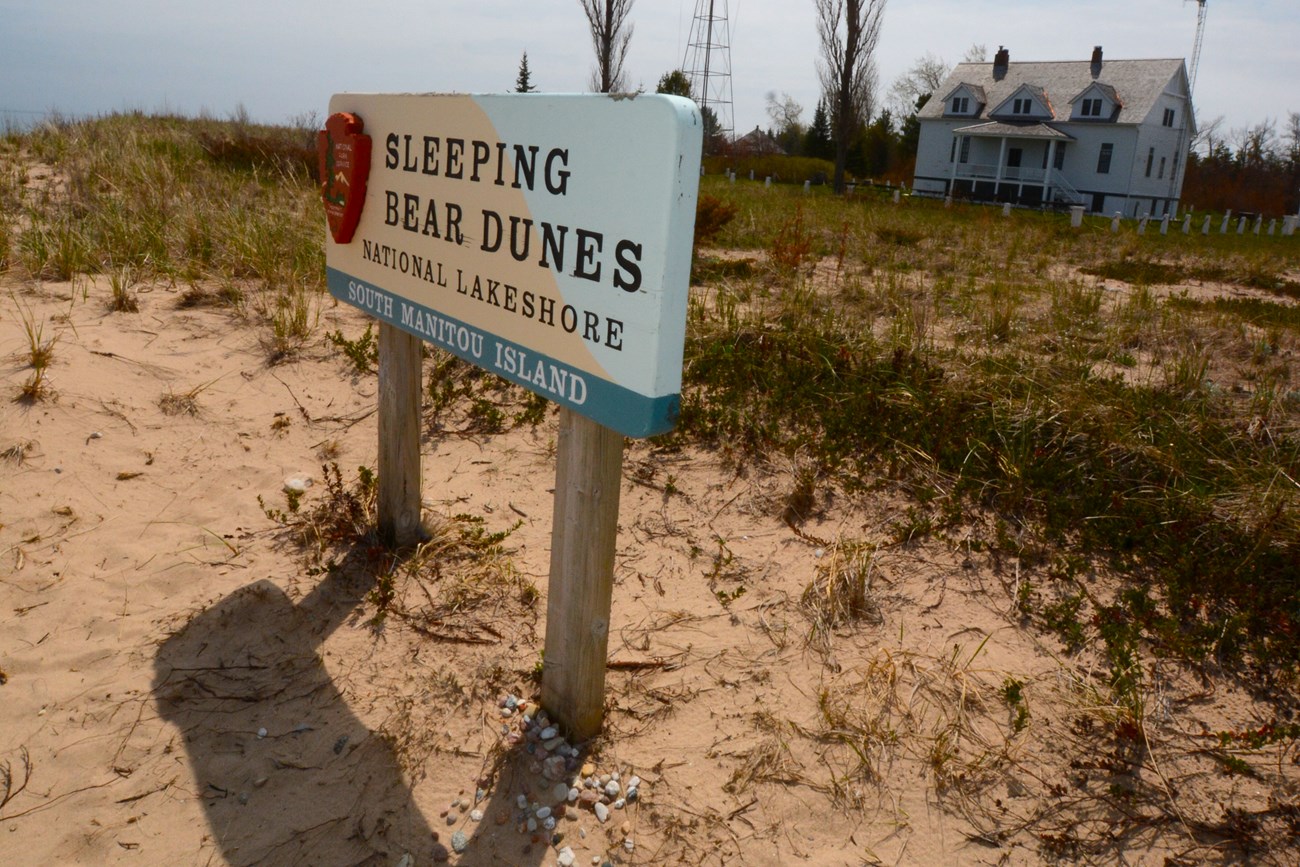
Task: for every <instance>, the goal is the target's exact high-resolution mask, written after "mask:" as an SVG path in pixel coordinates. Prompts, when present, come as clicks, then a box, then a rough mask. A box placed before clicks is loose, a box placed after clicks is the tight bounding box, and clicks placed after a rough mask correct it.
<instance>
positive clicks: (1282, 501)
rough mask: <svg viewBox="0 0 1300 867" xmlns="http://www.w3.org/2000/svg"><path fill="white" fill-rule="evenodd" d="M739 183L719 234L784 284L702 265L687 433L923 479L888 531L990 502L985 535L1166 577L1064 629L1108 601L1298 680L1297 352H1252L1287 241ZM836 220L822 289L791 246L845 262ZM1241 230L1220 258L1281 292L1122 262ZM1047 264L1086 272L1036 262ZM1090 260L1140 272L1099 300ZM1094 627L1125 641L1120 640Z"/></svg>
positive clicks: (1188, 266) (1279, 335)
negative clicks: (1214, 288)
mask: <svg viewBox="0 0 1300 867" xmlns="http://www.w3.org/2000/svg"><path fill="white" fill-rule="evenodd" d="M732 190H733V188H730V187H727V186H723V185H721V184H720V185H718V187H717V189H716V190H713V191H711V192H713V193H714V194H716V195H719V196H720V197H725V196H727V195H728V194H732ZM734 191H735V192H734V202H733V203H734V204H736V206H737V209H738V215H737V217H736V219H735V220H734V221H733V223H732V224H730V225H729V226H727V227H726V228H724V229H723V231H722V232H721V234H720V238H719V242H718V243H719V244H720V245H721V246H738V247H750V246H751V245H756V243H757V237H754V236H762V235H764V234H765V235H766V236H767V237H768V238H770V239H771V240H770V241H769V242H768V245H767V246H768V249H769V251H770V252H769V256H768V262H769V263H770V264H769V267H770V269H771V272H770V273H771V274H773V275H777V276H778V278H779V279H778V281H777V283H776V284H773V283H772V282H771V279H772V278H771V277H769V276H768V275H767V274H759V275H758V276H756V277H755V278H754V279H752V280H749V281H744V280H743V279H740V278H737V277H736V276H734V275H727V276H726V277H719V278H715V282H711V283H710V290H711V292H710V295H709V296H708V300H707V302H706V301H705V300H703V299H697V300H696V301H695V303H693V305H692V307H691V322H690V326H689V329H688V341H687V350H686V366H685V381H686V387H685V390H684V395H683V412H682V424H681V430H680V432H679V433H678V434H676V436H679V437H690V438H698V439H702V440H704V441H705V442H709V443H712V444H714V445H715V446H716V447H718V448H720V449H724V450H727V451H729V452H730V453H731V454H732V455H733V457H735V458H736V459H737V460H739V461H742V462H744V461H754V462H757V461H759V460H760V459H762V460H769V459H770V458H771V456H772V455H774V454H783V455H786V456H789V457H790V458H791V459H793V458H794V456H796V455H798V456H803V457H804V458H806V457H807V456H810V455H811V456H813V458H814V459H815V461H816V463H817V473H818V475H819V476H821V477H824V478H827V479H831V480H834V482H835V483H836V484H838V485H841V486H843V487H845V488H847V489H849V490H852V489H864V490H865V489H869V488H871V487H872V486H874V485H878V484H881V483H882V480H894V482H895V483H897V484H900V485H901V486H902V487H903V488H904V489H906V490H912V491H914V492H929V493H927V494H925V497H926V499H927V500H928V502H926V503H923V504H921V505H919V506H918V507H917V508H916V509H915V510H914V512H913V513H912V517H911V518H910V519H909V520H908V529H906V530H905V531H903V535H902V536H901V538H915V536H916V534H917V533H920V534H922V535H926V534H929V535H940V536H942V535H943V534H944V533H945V531H946V530H949V529H952V528H953V527H954V526H956V525H959V524H961V523H962V522H963V516H964V515H967V514H970V513H971V512H972V510H976V509H978V510H984V509H991V510H992V511H993V512H994V513H995V514H997V515H998V516H1000V521H1001V523H1000V526H1001V527H1003V528H1005V530H1006V532H1002V533H995V534H993V535H991V536H990V538H988V539H985V540H984V543H985V544H987V545H988V546H989V547H990V548H995V549H997V548H1000V549H1006V550H1007V551H1008V552H1009V553H1012V554H1014V555H1016V556H1019V557H1026V558H1029V559H1030V560H1031V561H1032V560H1033V559H1034V558H1042V557H1045V556H1046V553H1047V552H1048V551H1050V550H1052V549H1054V548H1057V547H1060V546H1067V547H1070V548H1075V549H1078V550H1080V551H1082V552H1084V554H1085V556H1086V557H1088V558H1092V559H1095V560H1097V561H1099V562H1102V563H1104V564H1106V565H1107V566H1108V568H1111V569H1114V570H1116V571H1117V572H1118V573H1119V574H1121V575H1126V576H1129V580H1131V581H1133V582H1134V584H1135V585H1143V584H1147V583H1150V584H1152V585H1153V586H1154V587H1155V590H1154V593H1153V596H1152V603H1151V605H1150V606H1149V608H1142V607H1140V606H1136V604H1135V603H1133V602H1131V601H1128V602H1121V603H1120V604H1119V606H1118V609H1119V610H1118V611H1109V612H1098V610H1097V609H1096V607H1095V606H1093V605H1092V604H1091V603H1090V602H1088V601H1087V600H1083V601H1081V602H1080V603H1079V604H1078V605H1076V606H1074V607H1072V608H1070V609H1069V612H1068V615H1067V614H1065V613H1062V615H1061V616H1059V617H1058V618H1055V619H1054V618H1053V616H1052V615H1051V614H1050V613H1043V614H1039V615H1038V620H1039V622H1040V623H1042V624H1043V625H1045V626H1048V627H1049V628H1053V627H1055V628H1057V629H1059V630H1063V634H1067V635H1069V634H1071V633H1076V632H1077V633H1079V634H1077V635H1075V636H1074V637H1073V638H1070V639H1069V640H1068V642H1067V643H1070V644H1077V643H1078V642H1079V641H1081V640H1082V639H1083V638H1084V637H1085V636H1098V635H1099V630H1098V628H1097V627H1095V626H1090V625H1089V623H1090V620H1091V619H1092V618H1095V617H1096V616H1097V615H1098V614H1099V613H1105V614H1108V615H1109V616H1112V617H1118V616H1121V615H1122V616H1123V617H1124V618H1127V619H1128V620H1131V621H1132V622H1134V623H1135V624H1137V625H1136V627H1135V630H1136V635H1137V636H1138V637H1139V638H1140V640H1141V642H1143V646H1147V644H1148V643H1149V644H1150V645H1152V646H1154V647H1155V648H1156V649H1157V650H1158V651H1159V652H1162V653H1171V654H1175V655H1179V656H1184V657H1186V658H1190V659H1193V660H1210V659H1212V660H1214V661H1215V662H1216V663H1226V664H1230V665H1233V666H1244V667H1246V668H1256V669H1257V670H1260V671H1263V670H1268V671H1271V672H1273V673H1274V674H1280V673H1286V676H1287V677H1291V676H1293V675H1294V673H1295V672H1296V671H1297V665H1300V652H1297V649H1296V648H1295V646H1294V645H1293V643H1292V642H1290V641H1289V636H1290V635H1291V634H1292V633H1293V631H1294V630H1296V629H1297V628H1300V602H1298V601H1297V600H1298V599H1300V593H1297V591H1300V586H1298V583H1300V575H1298V574H1297V572H1296V570H1295V569H1294V568H1293V566H1292V565H1291V564H1293V563H1295V562H1297V561H1300V490H1298V489H1297V486H1296V484H1295V482H1294V480H1295V479H1300V440H1297V430H1298V427H1297V415H1296V411H1295V410H1296V407H1295V406H1294V405H1293V403H1290V402H1288V401H1289V398H1288V397H1286V396H1287V395H1289V394H1291V393H1292V391H1293V390H1294V389H1295V388H1296V377H1295V372H1294V371H1292V370H1291V369H1290V366H1289V365H1287V364H1282V365H1274V366H1273V367H1272V368H1270V369H1268V370H1267V371H1261V370H1252V368H1258V367H1259V366H1260V364H1259V362H1260V361H1263V362H1266V363H1271V362H1274V361H1277V360H1278V356H1279V353H1278V352H1277V351H1276V350H1275V349H1274V348H1273V347H1280V346H1294V345H1296V338H1297V324H1296V323H1297V320H1296V318H1295V312H1294V311H1295V308H1294V307H1292V306H1291V305H1290V303H1289V299H1286V300H1284V299H1285V295H1286V288H1287V282H1288V281H1287V280H1277V279H1274V278H1275V277H1276V276H1277V275H1281V274H1285V273H1290V272H1292V271H1294V269H1295V267H1296V263H1297V261H1298V260H1300V259H1298V256H1297V251H1296V249H1295V246H1294V244H1289V245H1288V244H1287V243H1285V242H1283V241H1282V239H1268V238H1262V239H1261V238H1253V237H1247V238H1235V237H1234V238H1232V239H1229V240H1228V242H1225V241H1224V239H1220V238H1209V239H1205V238H1201V237H1199V236H1192V237H1190V238H1185V237H1183V236H1181V235H1179V236H1173V235H1171V236H1167V237H1161V236H1158V235H1151V234H1148V235H1147V236H1145V237H1143V238H1142V239H1141V240H1140V241H1138V240H1137V239H1136V236H1132V237H1130V236H1126V235H1121V236H1120V237H1119V239H1118V240H1116V239H1114V238H1108V237H1106V235H1105V234H1104V233H1105V232H1106V228H1104V227H1103V226H1102V225H1100V224H1098V225H1096V226H1085V228H1084V229H1083V230H1081V231H1079V232H1076V233H1074V234H1071V233H1070V230H1069V229H1068V226H1067V225H1066V224H1065V222H1064V221H1063V220H1062V219H1060V218H1058V217H1053V216H1050V215H1039V214H1034V213H1024V214H1017V215H1016V222H1015V225H1014V227H1008V226H1007V225H1006V224H1005V223H999V222H998V218H997V217H993V216H991V214H990V212H989V211H987V210H984V209H974V208H966V209H962V208H956V209H953V212H952V213H944V212H943V211H942V210H941V209H940V208H938V207H937V206H934V207H931V206H930V205H929V204H925V203H909V204H908V205H906V206H898V207H890V206H888V205H886V206H874V207H871V206H864V207H845V206H844V205H842V204H841V203H838V202H834V201H832V200H830V199H828V198H826V197H818V196H817V195H813V196H804V195H802V194H789V195H785V196H782V195H780V194H778V193H773V191H770V190H756V189H755V188H754V186H748V187H747V186H737V187H735V188H734ZM759 197H762V200H763V201H762V205H763V207H761V208H760V206H759V203H758V202H756V201H755V200H756V199H758V198H759ZM846 212H847V215H846ZM846 222H847V224H848V225H849V226H850V229H849V235H850V237H853V238H856V244H857V245H859V246H858V250H859V251H860V258H856V257H854V256H852V255H850V256H849V257H848V265H847V266H846V268H845V271H846V272H847V273H846V275H845V276H840V277H837V278H836V282H832V283H829V284H826V283H824V282H823V283H819V282H817V280H814V279H812V278H809V277H808V276H807V272H806V271H798V270H797V269H791V268H790V266H789V263H788V261H787V260H786V258H783V256H782V255H781V254H782V253H783V252H784V251H785V250H786V249H788V248H789V247H790V246H791V244H790V238H791V236H792V235H795V234H797V235H798V236H799V237H801V238H803V237H806V238H808V239H811V240H810V250H809V255H812V256H817V255H820V256H822V257H833V256H836V249H835V247H836V245H835V238H836V237H837V235H838V233H839V230H840V227H841V226H842V225H844V224H845V223H846ZM795 227H797V229H798V231H797V233H796V232H795V231H794V229H795ZM1231 242H1235V244H1234V247H1233V251H1232V253H1231V259H1232V260H1233V261H1234V262H1236V263H1238V266H1237V267H1235V268H1232V269H1229V270H1231V271H1232V272H1233V273H1239V274H1242V275H1245V276H1244V277H1243V280H1244V281H1245V282H1247V283H1250V284H1271V285H1273V286H1274V287H1275V288H1277V290H1278V293H1279V300H1278V301H1276V302H1269V301H1251V302H1241V301H1217V300H1216V301H1194V300H1191V299H1185V298H1180V297H1178V296H1175V297H1174V298H1172V299H1170V300H1169V301H1162V300H1160V299H1158V298H1157V297H1156V296H1154V295H1152V294H1151V293H1150V291H1149V290H1147V289H1146V288H1145V285H1146V283H1149V282H1153V280H1152V277H1151V274H1150V272H1146V271H1120V270H1116V266H1114V264H1113V263H1115V262H1120V261H1124V257H1125V256H1127V257H1128V258H1129V260H1132V259H1133V258H1134V255H1133V249H1134V245H1136V244H1139V243H1140V244H1142V245H1145V246H1144V248H1143V255H1144V256H1145V257H1147V260H1148V261H1160V262H1165V263H1167V264H1166V265H1165V270H1164V271H1162V272H1160V273H1161V274H1162V275H1171V274H1176V275H1178V276H1179V277H1180V278H1181V277H1182V276H1183V275H1184V274H1186V273H1195V274H1200V275H1201V276H1205V275H1206V274H1207V273H1208V272H1207V270H1206V269H1207V268H1208V267H1209V266H1206V265H1204V264H1203V263H1202V259H1201V257H1203V256H1207V255H1214V254H1217V252H1218V251H1219V248H1221V247H1222V246H1223V245H1224V243H1231ZM850 246H853V245H852V244H851V245H850ZM1111 247H1117V249H1111ZM1207 248H1208V249H1207ZM951 252H957V253H958V255H956V256H951V255H949V254H950V253H951ZM1044 257H1046V261H1044ZM1060 263H1074V264H1075V266H1076V267H1077V268H1078V271H1077V276H1073V277H1064V278H1062V277H1059V276H1055V275H1053V276H1048V275H1052V272H1053V269H1054V268H1058V267H1059V265H1060ZM993 266H995V267H993ZM854 272H856V274H855V273H854ZM1092 272H1095V273H1102V274H1107V275H1110V276H1109V278H1108V279H1118V278H1117V277H1116V276H1115V275H1116V274H1121V273H1122V274H1123V275H1124V276H1128V277H1130V278H1132V279H1133V280H1134V281H1136V283H1137V286H1136V287H1134V288H1131V289H1129V290H1127V291H1125V292H1124V293H1123V294H1118V295H1112V294H1111V293H1108V292H1105V291H1103V290H1101V289H1100V288H1099V287H1097V286H1096V285H1094V284H1093V283H1091V282H1089V280H1088V277H1089V275H1090V273H1092ZM1214 273H1215V275H1216V276H1218V277H1220V278H1226V277H1230V276H1231V275H1230V274H1228V273H1227V271H1215V272H1214ZM913 274H918V276H916V277H913V276H911V275H913ZM1259 275H1266V276H1264V277H1261V276H1259ZM1267 275H1271V276H1267ZM703 276H705V277H706V278H710V277H712V274H711V273H710V272H703ZM1243 323H1244V325H1243ZM1243 327H1246V328H1247V331H1246V332H1243V330H1242V329H1243ZM1250 328H1254V329H1263V332H1264V333H1263V334H1262V335H1259V334H1255V333H1254V332H1250V331H1249V329H1250ZM1225 344H1226V347H1225ZM1234 347H1235V348H1234ZM1238 357H1239V358H1241V359H1242V363H1241V364H1240V365H1237V366H1231V365H1229V364H1226V362H1229V361H1231V360H1232V359H1233V358H1238ZM1251 359H1255V360H1256V361H1254V362H1252V361H1251ZM1125 370H1128V371H1132V373H1129V374H1125V373H1122V371H1125ZM1234 378H1238V379H1241V380H1243V381H1247V382H1249V381H1251V379H1252V378H1253V379H1254V380H1255V381H1260V382H1265V383H1267V385H1266V387H1265V388H1263V389H1261V390H1260V391H1261V392H1262V396H1255V397H1254V398H1253V400H1252V401H1249V402H1247V401H1243V400H1241V399H1238V397H1237V396H1236V395H1237V392H1234V391H1233V390H1232V389H1229V388H1227V387H1225V386H1224V383H1225V382H1227V381H1230V380H1233V379H1234ZM1252 391H1255V390H1254V389H1252ZM1259 393H1260V392H1255V394H1256V395H1259ZM1252 407H1254V408H1256V409H1258V408H1260V407H1263V408H1264V409H1266V410H1267V412H1268V425H1269V426H1268V436H1260V435H1259V434H1258V427H1257V428H1256V433H1255V434H1251V433H1250V418H1251V411H1252ZM1031 598H1032V597H1031ZM1043 611H1044V612H1049V611H1050V609H1043ZM1100 633H1101V634H1100V635H1099V637H1100V639H1101V640H1102V641H1103V642H1106V643H1107V644H1108V645H1109V646H1112V647H1114V648H1117V651H1116V652H1117V653H1118V652H1119V650H1118V648H1121V646H1122V645H1123V644H1124V641H1125V640H1127V639H1123V640H1122V639H1121V637H1120V636H1119V635H1118V633H1116V632H1114V631H1110V632H1107V631H1106V630H1100ZM1116 666H1119V662H1118V660H1117V661H1116Z"/></svg>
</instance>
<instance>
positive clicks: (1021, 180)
mask: <svg viewBox="0 0 1300 867" xmlns="http://www.w3.org/2000/svg"><path fill="white" fill-rule="evenodd" d="M917 119H918V120H919V121H920V125H921V135H920V142H919V144H918V148H917V154H916V179H915V182H914V191H915V192H918V193H922V194H927V193H928V194H931V195H938V196H943V195H948V194H950V193H951V194H953V195H955V196H957V197H966V198H973V199H980V200H992V201H1000V202H1015V203H1017V204H1024V205H1052V206H1059V205H1084V206H1086V207H1087V208H1088V209H1089V210H1091V211H1094V212H1098V213H1104V214H1112V213H1115V212H1121V213H1123V214H1125V215H1126V216H1130V217H1140V216H1144V215H1150V216H1152V217H1161V216H1163V215H1165V214H1166V213H1168V214H1173V213H1176V212H1177V210H1178V199H1179V195H1180V194H1181V192H1182V187H1183V172H1184V169H1185V168H1186V166H1185V163H1186V160H1185V156H1186V154H1187V150H1188V146H1189V144H1190V142H1191V136H1192V135H1193V133H1194V132H1195V120H1194V116H1193V113H1192V104H1191V97H1190V94H1189V88H1188V82H1187V68H1186V66H1185V65H1184V63H1183V61H1182V60H1105V59H1104V58H1103V57H1102V50H1101V48H1100V47H1097V48H1095V49H1093V52H1092V60H1091V61H1086V60H1084V61H1055V62H1045V63H1037V62H1036V63H1012V62H1011V54H1010V52H1009V51H1008V50H1007V49H1005V48H1000V49H999V50H998V53H997V56H996V57H995V58H994V60H993V62H992V63H991V64H990V63H960V64H958V65H957V67H956V68H955V69H953V71H952V73H951V74H950V75H949V76H948V79H947V80H946V81H945V82H944V83H943V85H942V86H941V87H940V88H939V90H938V91H936V92H935V94H934V96H933V97H932V98H931V99H930V101H929V102H927V103H926V104H925V106H924V108H922V109H921V111H920V112H918V114H917Z"/></svg>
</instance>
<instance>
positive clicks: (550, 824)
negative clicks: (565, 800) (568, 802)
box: [542, 816, 555, 831]
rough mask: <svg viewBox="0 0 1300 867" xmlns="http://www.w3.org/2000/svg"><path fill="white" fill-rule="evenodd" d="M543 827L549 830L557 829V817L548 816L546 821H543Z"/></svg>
mask: <svg viewBox="0 0 1300 867" xmlns="http://www.w3.org/2000/svg"><path fill="white" fill-rule="evenodd" d="M542 827H543V828H545V829H546V830H548V831H554V830H555V817H554V816H547V817H546V819H545V821H543V822H542Z"/></svg>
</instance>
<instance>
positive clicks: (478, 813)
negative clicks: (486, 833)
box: [469, 810, 483, 822]
mask: <svg viewBox="0 0 1300 867" xmlns="http://www.w3.org/2000/svg"><path fill="white" fill-rule="evenodd" d="M469 818H470V820H471V821H474V822H482V821H483V811H482V810H473V811H471V812H470V814H469Z"/></svg>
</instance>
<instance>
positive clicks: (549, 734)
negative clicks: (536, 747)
mask: <svg viewBox="0 0 1300 867" xmlns="http://www.w3.org/2000/svg"><path fill="white" fill-rule="evenodd" d="M559 733H560V730H559V729H557V728H556V727H555V726H547V727H546V728H544V729H542V730H541V732H540V733H538V735H537V737H538V739H539V740H543V741H549V740H550V739H551V738H553V737H555V736H556V735H558V734H559Z"/></svg>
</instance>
